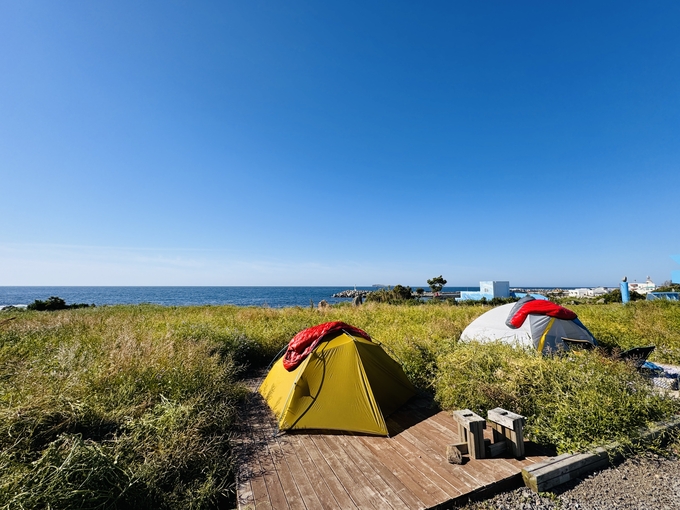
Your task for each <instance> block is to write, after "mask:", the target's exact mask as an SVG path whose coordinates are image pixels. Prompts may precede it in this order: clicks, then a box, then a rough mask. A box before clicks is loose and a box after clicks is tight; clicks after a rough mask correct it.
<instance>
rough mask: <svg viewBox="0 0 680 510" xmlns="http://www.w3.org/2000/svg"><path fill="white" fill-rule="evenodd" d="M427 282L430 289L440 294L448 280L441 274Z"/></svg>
mask: <svg viewBox="0 0 680 510" xmlns="http://www.w3.org/2000/svg"><path fill="white" fill-rule="evenodd" d="M427 284H428V285H429V286H430V289H432V293H433V294H438V293H440V292H441V291H442V289H443V288H444V285H446V280H444V278H442V275H439V276H435V277H434V278H431V279H430V280H427Z"/></svg>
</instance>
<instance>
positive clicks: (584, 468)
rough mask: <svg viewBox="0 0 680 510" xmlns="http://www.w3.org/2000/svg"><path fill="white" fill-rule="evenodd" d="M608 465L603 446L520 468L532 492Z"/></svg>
mask: <svg viewBox="0 0 680 510" xmlns="http://www.w3.org/2000/svg"><path fill="white" fill-rule="evenodd" d="M608 465H609V455H608V453H607V450H605V449H604V448H598V449H596V450H595V451H593V452H592V453H577V454H564V455H560V456H558V457H555V458H553V459H550V460H547V461H545V462H539V463H537V464H534V465H533V466H529V467H528V468H525V469H523V470H522V478H524V483H525V484H526V486H527V487H529V488H530V489H531V490H533V491H534V492H545V491H547V490H550V489H552V488H553V487H557V486H558V485H561V484H563V483H566V482H568V481H569V480H573V479H575V478H580V477H582V476H584V475H586V474H588V473H592V472H593V471H597V470H598V469H603V468H605V467H607V466H608Z"/></svg>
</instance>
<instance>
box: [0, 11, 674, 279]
mask: <svg viewBox="0 0 680 510" xmlns="http://www.w3.org/2000/svg"><path fill="white" fill-rule="evenodd" d="M678 26H680V4H678V3H677V2H650V3H639V2H621V1H617V2H613V1H612V2H598V1H588V2H506V1H503V2H453V1H446V2H401V1H381V2H375V1H362V2H353V1H345V2H334V3H331V2H312V1H291V2H263V1H247V2H222V1H215V2H208V1H204V2H187V1H168V0H163V1H145V2H132V1H123V0H117V1H115V2H112V1H102V2H89V1H81V2H76V1H65V2H52V1H31V0H23V1H21V2H15V1H11V0H0V47H2V48H3V50H2V52H0V218H2V224H1V226H0V285H355V284H356V285H371V284H373V283H390V284H396V283H402V284H410V285H418V286H422V285H425V281H426V280H427V279H428V278H431V277H432V276H436V275H439V274H443V275H444V277H445V278H446V279H447V280H448V281H449V284H450V285H476V284H478V282H479V281H480V280H491V279H496V280H509V281H510V283H511V285H513V286H514V285H537V286H538V285H546V286H548V285H563V286H579V285H589V286H594V285H612V286H613V285H616V284H617V282H618V281H620V279H621V278H622V277H623V276H624V275H625V276H628V278H629V280H631V281H633V280H637V281H641V280H644V278H645V277H646V276H648V275H649V276H651V277H652V279H654V280H655V281H656V282H657V283H660V282H663V281H664V280H668V279H670V275H671V271H672V270H674V269H678V266H677V264H676V263H675V262H674V261H673V259H671V255H675V254H678V253H680V236H679V230H680V228H679V227H680V214H678V210H679V194H678V191H679V190H680V171H679V170H680V168H679V167H680V30H678Z"/></svg>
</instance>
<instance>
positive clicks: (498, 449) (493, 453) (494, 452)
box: [487, 441, 507, 458]
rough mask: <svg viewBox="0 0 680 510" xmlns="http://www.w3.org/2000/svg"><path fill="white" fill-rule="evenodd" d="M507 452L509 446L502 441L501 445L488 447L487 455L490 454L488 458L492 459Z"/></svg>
mask: <svg viewBox="0 0 680 510" xmlns="http://www.w3.org/2000/svg"><path fill="white" fill-rule="evenodd" d="M506 450H507V444H506V442H505V441H501V442H500V443H493V444H490V445H489V446H488V447H487V453H488V454H489V455H488V456H489V457H490V458H494V457H499V456H500V455H503V453H505V451H506Z"/></svg>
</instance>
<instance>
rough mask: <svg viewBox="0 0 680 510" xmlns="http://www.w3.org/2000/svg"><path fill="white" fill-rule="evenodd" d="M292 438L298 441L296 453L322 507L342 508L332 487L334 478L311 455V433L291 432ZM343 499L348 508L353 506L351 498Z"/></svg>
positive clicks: (329, 508)
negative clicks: (326, 473) (327, 476)
mask: <svg viewBox="0 0 680 510" xmlns="http://www.w3.org/2000/svg"><path fill="white" fill-rule="evenodd" d="M291 439H295V440H296V442H297V444H294V446H295V455H296V456H297V458H298V460H299V461H300V464H301V465H302V468H303V470H304V471H305V472H306V473H307V476H308V478H309V479H310V482H312V486H313V487H314V493H315V494H316V496H317V498H318V500H319V501H320V502H321V508H323V509H325V510H331V509H337V508H342V506H341V503H340V502H338V500H337V499H336V498H335V494H334V491H333V490H332V489H331V484H332V480H329V479H327V478H326V477H325V471H322V470H321V469H320V467H319V466H317V465H316V461H315V459H316V457H315V458H312V457H310V455H309V452H308V450H309V445H308V443H309V435H307V434H291ZM312 446H313V445H312ZM347 499H349V498H347ZM341 501H342V504H347V505H349V507H348V508H352V507H353V503H352V502H351V500H349V501H346V500H345V498H342V497H341ZM310 510H311V508H310Z"/></svg>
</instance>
